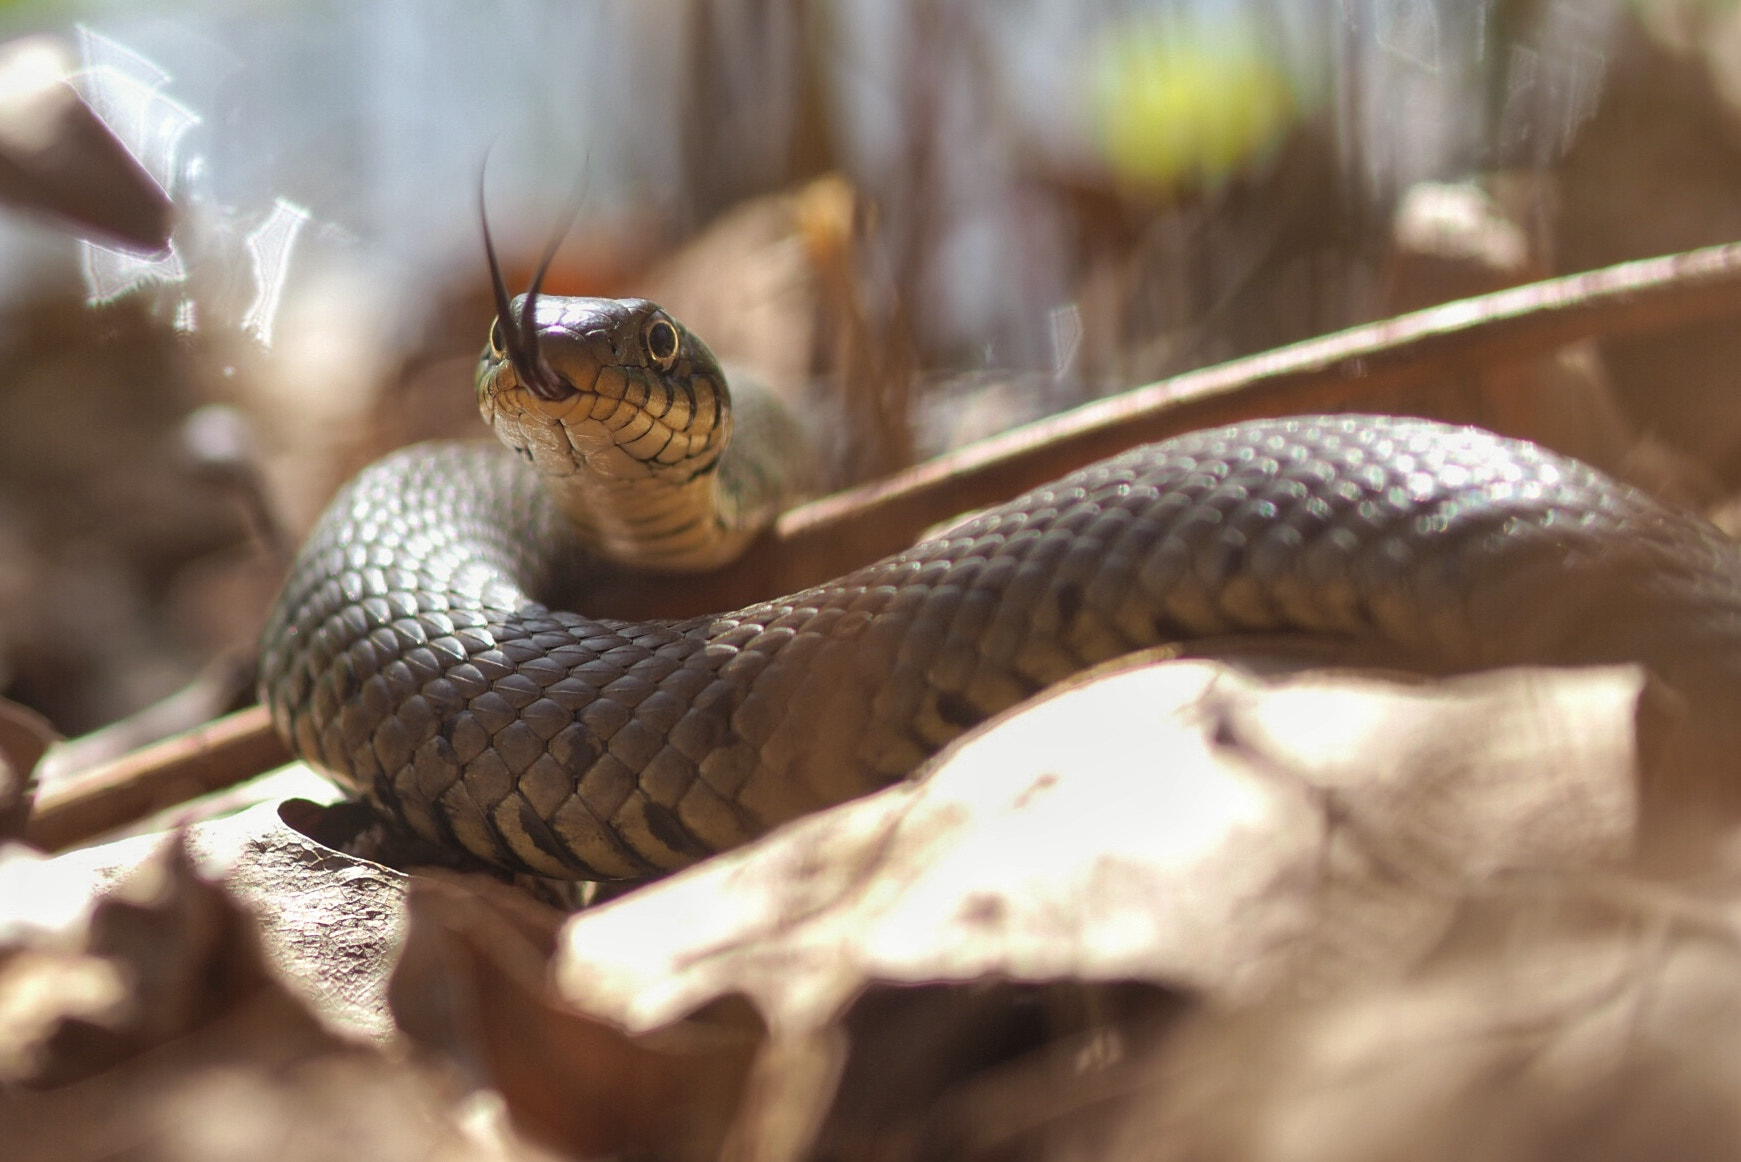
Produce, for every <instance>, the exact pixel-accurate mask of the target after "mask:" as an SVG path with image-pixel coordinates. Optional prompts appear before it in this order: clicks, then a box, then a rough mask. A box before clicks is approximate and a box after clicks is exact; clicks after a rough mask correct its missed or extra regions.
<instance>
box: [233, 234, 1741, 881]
mask: <svg viewBox="0 0 1741 1162" xmlns="http://www.w3.org/2000/svg"><path fill="white" fill-rule="evenodd" d="M487 245H489V243H488V239H487V236H486V246H487ZM490 258H491V268H492V271H493V272H495V271H498V268H497V266H496V262H495V257H494V252H493V250H492V251H491V255H490ZM542 278H543V270H542V269H541V270H540V272H539V276H538V278H537V279H535V280H534V281H533V283H532V284H531V289H530V291H529V292H528V293H527V294H525V295H521V296H519V297H517V298H514V299H512V300H510V298H509V297H508V295H507V292H506V291H505V289H504V288H503V285H502V279H501V276H500V274H499V272H497V273H495V295H496V302H497V315H496V319H495V321H494V323H493V324H492V327H491V329H490V336H489V342H488V345H487V347H486V349H485V350H484V352H483V354H482V357H481V359H480V362H479V366H478V374H477V381H476V383H477V391H478V397H479V404H480V409H481V411H482V413H483V415H484V417H485V419H486V421H487V422H488V423H489V424H490V426H491V427H492V428H493V429H494V432H495V435H496V436H497V438H498V439H497V441H495V442H491V441H489V440H483V439H480V440H452V441H437V442H430V443H424V444H419V445H415V446H412V447H410V448H407V449H402V450H400V451H397V452H394V453H391V454H389V455H387V456H386V457H384V458H383V459H381V460H379V461H377V462H376V463H374V464H373V465H371V466H370V467H368V468H366V469H365V470H363V471H362V472H361V473H360V474H359V475H358V476H357V477H356V478H355V479H354V480H352V481H351V482H350V483H349V484H348V485H346V486H345V487H344V488H343V489H342V490H341V491H340V492H339V494H338V495H337V496H336V497H335V498H334V500H333V501H332V502H331V505H330V507H329V508H328V509H327V510H326V512H325V514H324V515H323V516H322V517H321V518H320V520H319V521H318V522H317V524H316V526H315V527H314V530H313V532H312V533H311V534H310V536H309V538H308V540H307V542H306V544H305V546H304V547H303V549H302V550H301V552H300V554H299V555H298V557H297V559H296V561H295V562H294V564H293V565H292V568H291V570H290V572H289V574H288V577H287V580H286V582H285V585H284V588H283V591H282V595H281V597H280V599H279V601H278V603H277V605H276V607H275V609H274V610H273V612H272V614H271V616H270V619H269V623H268V625H267V628H266V629H265V632H264V638H263V646H262V661H261V670H260V673H261V677H260V691H261V698H262V701H263V702H264V703H265V704H266V705H267V706H268V707H269V708H270V711H271V716H272V719H273V722H274V724H275V726H276V728H277V730H278V732H279V733H280V734H281V735H282V737H283V738H284V739H285V740H286V742H287V743H288V744H289V745H290V747H291V749H292V750H293V751H294V752H295V753H296V754H298V755H299V756H301V757H302V758H304V759H306V760H308V761H309V762H311V763H313V764H315V765H317V766H319V767H321V768H324V769H325V770H327V771H329V772H331V773H332V774H333V775H335V776H336V777H337V778H338V779H340V780H341V781H342V782H343V783H344V784H346V785H347V786H349V787H351V788H354V790H355V791H356V792H357V793H359V794H360V795H361V796H362V797H363V798H364V799H366V800H367V801H368V802H369V803H370V804H372V806H373V807H374V808H376V809H377V810H378V811H379V812H381V813H382V814H384V815H385V816H386V817H387V818H388V819H390V820H393V821H395V823H396V825H397V826H400V827H403V828H408V829H409V830H410V831H411V832H413V833H414V834H415V835H417V836H419V837H421V838H422V839H424V840H427V841H430V842H433V843H436V844H439V845H442V846H443V847H445V848H449V849H452V850H454V851H456V852H461V853H466V854H467V855H468V856H469V857H472V858H475V859H478V860H481V861H483V862H485V863H487V864H490V865H493V866H496V867H499V868H503V869H508V870H510V871H515V872H528V873H532V874H535V875H539V876H551V877H562V878H568V879H594V880H633V879H644V878H648V877H651V876H656V875H659V874H663V873H665V872H667V871H670V870H672V869H676V868H680V867H683V866H685V865H687V864H690V863H693V862H695V861H697V860H699V859H702V858H704V857H707V856H709V855H711V854H714V853H717V852H721V851H725V850H727V849H730V848H733V847H735V846H737V845H740V844H743V843H745V842H747V841H750V840H752V839H755V838H757V837H758V836H761V835H763V834H765V833H767V832H768V831H769V830H771V829H772V828H774V827H776V826H778V825H780V824H781V823H783V822H786V821H789V820H792V819H795V818H797V817H799V816H802V815H805V814H808V813H810V812H814V811H817V810H820V809H823V808H826V807H829V806H831V805H834V804H838V803H841V802H844V801H846V800H849V799H852V798H855V797H857V796H861V795H864V794H867V793H870V792H872V791H875V790H877V789H879V788H882V787H885V786H888V785H890V784H892V783H895V782H898V781H900V780H903V779H906V778H908V777H910V776H911V775H912V774H913V773H914V772H915V771H916V770H919V769H920V768H922V767H923V765H924V764H925V762H926V760H927V759H929V758H930V757H931V756H933V755H935V754H936V753H937V752H938V751H939V750H940V749H942V748H943V747H944V746H946V745H947V744H949V743H950V742H951V741H953V740H954V739H956V738H958V737H960V736H961V735H963V734H964V733H965V732H967V731H968V730H970V729H972V728H974V727H975V726H977V725H978V724H980V723H983V722H984V721H986V720H987V719H988V718H991V717H992V716H994V715H996V714H998V713H1000V712H1003V711H1005V710H1007V709H1009V708H1011V707H1014V706H1016V705H1017V704H1019V703H1021V702H1023V701H1024V700H1026V699H1029V698H1031V697H1033V696H1034V695H1036V694H1037V693H1039V692H1040V691H1043V690H1045V689H1046V688H1048V687H1050V686H1053V685H1055V684H1057V683H1059V682H1061V681H1064V680H1065V679H1068V678H1070V677H1071V676H1072V675H1075V674H1079V673H1081V672H1083V671H1085V670H1087V669H1089V668H1091V667H1093V666H1095V665H1097V664H1099V663H1103V662H1106V661H1108V660H1109V659H1115V658H1118V657H1120V656H1122V655H1127V654H1130V653H1133V652H1135V651H1139V650H1142V649H1145V648H1148V647H1153V646H1157V645H1167V644H1174V643H1179V642H1186V641H1194V640H1198V639H1204V638H1221V637H1234V638H1241V637H1244V636H1246V635H1257V636H1259V637H1261V636H1263V635H1271V634H1277V633H1289V634H1299V635H1305V636H1307V637H1308V638H1311V639H1322V640H1324V641H1336V642H1356V643H1358V642H1368V643H1379V644H1382V645H1383V646H1385V647H1386V648H1389V649H1393V650H1395V651H1396V652H1397V653H1398V654H1399V655H1400V656H1406V657H1408V658H1410V659H1413V660H1417V661H1418V662H1419V663H1420V664H1421V666H1422V667H1423V668H1430V669H1435V670H1474V669H1482V668H1489V667H1498V666H1505V665H1511V664H1519V663H1543V664H1564V665H1583V664H1595V663H1603V662H1613V661H1638V662H1642V663H1644V664H1646V665H1648V666H1649V667H1651V668H1652V670H1654V671H1655V672H1657V673H1659V674H1661V675H1664V676H1665V677H1666V678H1668V679H1669V680H1670V681H1672V682H1674V683H1675V684H1676V685H1677V687H1682V688H1687V689H1693V690H1701V689H1727V690H1729V691H1733V690H1734V689H1735V688H1736V678H1737V672H1736V671H1737V661H1736V658H1737V657H1738V656H1741V653H1738V652H1737V651H1735V650H1733V649H1728V650H1725V649H1720V648H1713V643H1721V642H1723V641H1728V642H1735V641H1737V640H1741V583H1737V581H1736V580H1735V579H1736V578H1737V577H1741V567H1738V566H1741V559H1738V549H1737V546H1736V544H1735V542H1733V541H1731V540H1730V539H1729V538H1728V537H1726V536H1725V535H1724V534H1722V533H1721V532H1720V531H1718V530H1717V529H1716V528H1715V527H1714V526H1712V525H1710V524H1708V523H1707V522H1706V521H1704V520H1703V519H1702V518H1700V517H1699V516H1697V515H1694V514H1692V513H1690V512H1687V511H1683V510H1681V509H1678V508H1673V507H1669V506H1667V505H1665V504H1663V503H1661V502H1659V501H1657V500H1655V499H1653V498H1651V497H1650V496H1648V495H1646V494H1645V493H1643V492H1641V491H1639V490H1636V489H1634V488H1632V487H1629V486H1627V485H1624V484H1622V483H1619V482H1617V481H1616V480H1614V479H1612V478H1610V477H1609V476H1606V475H1604V474H1603V473H1601V472H1600V471H1598V470H1596V469H1595V468H1592V467H1590V466H1588V465H1586V464H1584V463H1581V462H1579V461H1576V460H1573V459H1569V458H1567V457H1564V456H1561V455H1557V454H1555V453H1553V452H1550V451H1547V450H1545V449H1543V448H1542V447H1539V446H1537V445H1535V444H1532V443H1528V442H1525V441H1520V440H1515V439H1509V438H1505V437H1502V436H1499V435H1495V434H1493V433H1491V432H1487V431H1484V430H1482V429H1479V428H1473V427H1467V426H1455V425H1450V424H1446V423H1440V422H1436V421H1431V420H1423V419H1412V418H1406V417H1396V416H1385V415H1347V414H1338V415H1317V416H1294V417H1283V418H1272V419H1262V420H1251V421H1246V422H1242V423H1236V424H1233V425H1230V426H1223V427H1219V428H1215V429H1211V430H1203V431H1197V432H1190V433H1187V434H1184V435H1181V436H1177V437H1174V438H1172V439H1168V440H1164V441H1161V442H1158V443H1151V444H1146V445H1144V446H1141V447H1137V448H1134V449H1132V450H1130V451H1127V452H1124V453H1122V454H1120V455H1117V456H1114V457H1112V458H1110V459H1107V460H1103V461H1101V462H1098V463H1095V464H1092V465H1089V466H1087V467H1084V468H1082V469H1080V470H1079V471H1076V472H1074V473H1072V474H1070V475H1067V476H1065V477H1064V478H1062V479H1060V480H1057V481H1055V482H1053V483H1050V484H1047V485H1045V486H1043V487H1039V488H1036V489H1033V490H1031V491H1029V492H1027V493H1026V494H1024V495H1022V496H1019V497H1017V498H1015V499H1013V500H1010V501H1008V502H1007V503H1004V504H1001V505H998V506H996V507H993V508H990V509H987V510H985V511H983V512H981V513H979V514H978V515H976V516H973V517H972V518H971V519H968V520H965V521H964V522H963V523H959V524H957V525H955V526H954V527H951V528H949V529H947V530H946V531H943V532H941V533H939V534H937V535H935V536H932V537H930V538H928V539H925V540H923V541H920V542H919V543H917V544H915V545H913V546H912V547H910V548H908V549H906V550H905V551H903V552H899V553H896V554H894V555H892V556H889V557H887V558H885V559H883V560H880V561H877V562H875V563H873V564H869V565H866V566H864V567H862V568H859V569H857V570H855V571H852V572H849V573H847V574H846V575H844V576H842V577H839V578H838V579H836V580H833V581H829V582H827V583H825V584H821V585H817V586H815V587H812V588H808V589H805V590H803V591H801V592H798V593H793V594H791V595H788V596H784V597H780V598H778V599H776V600H770V601H764V602H761V603H759V604H754V605H750V606H748V607H746V608H743V609H738V610H735V611H731V612H724V613H719V614H716V615H712V616H703V617H694V618H687V619H666V620H644V621H643V620H620V619H606V618H594V617H588V616H586V615H585V614H583V613H576V612H569V611H568V608H567V607H568V606H570V605H578V604H580V603H583V601H584V587H585V582H584V579H585V578H586V577H588V576H596V575H597V572H598V570H599V569H600V568H601V567H602V566H601V562H606V561H623V562H626V563H627V564H628V565H630V566H633V567H636V568H640V569H647V570H653V571H682V570H702V569H707V568H710V567H713V566H716V565H718V564H720V563H721V562H723V561H726V560H728V559H730V558H731V557H732V556H733V555H734V554H736V553H739V552H742V551H743V549H744V547H745V546H746V545H748V544H750V543H751V541H752V539H753V537H754V535H755V532H756V530H758V529H760V528H762V527H763V526H765V525H766V523H767V521H768V520H769V519H770V517H771V515H772V514H773V513H774V512H777V511H778V509H779V507H780V505H781V504H782V503H783V499H784V497H785V496H786V495H787V489H788V486H789V483H790V482H789V480H788V479H787V474H786V473H785V472H784V470H782V469H780V468H778V467H769V466H767V465H766V464H765V463H756V462H754V461H753V458H746V459H745V460H738V459H737V458H736V457H735V456H734V455H733V454H729V453H728V440H729V438H730V437H731V435H732V432H733V429H734V427H736V428H740V429H741V428H746V427H748V426H749V417H747V416H746V415H745V414H740V413H738V412H736V411H734V409H733V405H732V403H731V399H730V394H729V392H728V389H727V386H726V377H725V373H724V372H723V371H722V370H721V367H720V364H719V361H718V360H717V359H716V358H715V356H714V355H713V354H712V352H711V351H709V349H708V348H707V346H706V345H705V343H703V342H702V341H701V339H700V338H698V337H697V336H696V335H694V334H692V333H691V332H690V331H689V330H688V329H687V328H686V327H685V326H683V324H681V323H680V322H678V321H677V320H676V319H675V318H673V317H672V316H671V315H670V314H669V313H668V312H666V311H665V310H663V309H662V308H660V307H659V306H657V305H656V304H654V303H652V302H650V301H647V300H643V299H591V298H565V297H559V296H553V295H542V296H541V295H540V293H539V291H540V286H539V284H540V282H541V281H542ZM757 422H760V421H757ZM772 428H773V431H774V433H775V436H774V439H773V442H774V443H775V444H776V445H778V444H779V443H781V442H782V441H783V438H784V437H783V436H782V435H781V434H780V432H781V429H780V424H779V422H775V423H773V425H772ZM757 438H758V439H759V440H761V441H762V443H763V444H764V446H765V445H766V444H767V442H768V437H767V435H766V434H765V433H764V434H763V435H762V436H759V437H757ZM504 445H505V446H504ZM577 579H578V580H577Z"/></svg>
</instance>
